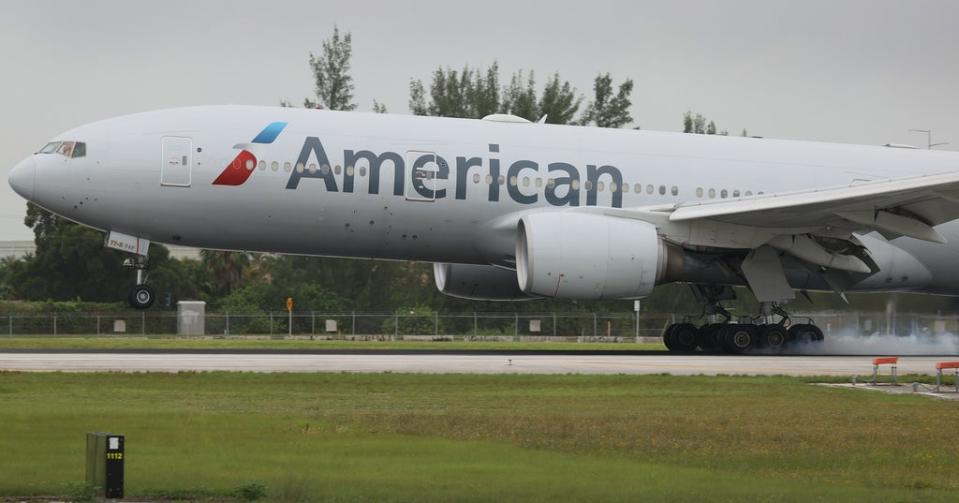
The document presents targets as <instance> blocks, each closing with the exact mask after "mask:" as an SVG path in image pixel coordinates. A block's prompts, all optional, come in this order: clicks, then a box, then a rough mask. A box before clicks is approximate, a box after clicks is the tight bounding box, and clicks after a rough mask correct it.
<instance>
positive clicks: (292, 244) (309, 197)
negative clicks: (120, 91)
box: [11, 106, 959, 295]
mask: <svg viewBox="0 0 959 503" xmlns="http://www.w3.org/2000/svg"><path fill="white" fill-rule="evenodd" d="M53 141H73V142H83V143H84V146H85V155H84V156H82V157H73V158H70V157H66V156H62V155H56V154H36V155H34V156H31V158H28V159H27V160H25V161H23V162H22V163H21V164H20V165H18V167H17V168H16V170H19V173H20V174H17V171H16V170H15V172H14V175H12V178H11V183H12V184H13V185H14V187H15V188H16V189H17V190H18V192H20V193H21V194H22V195H24V197H27V198H28V199H30V200H32V201H34V202H36V203H37V204H39V205H41V206H43V207H44V208H46V209H48V210H50V211H53V212H55V213H57V214H60V215H62V216H64V217H66V218H69V219H71V220H74V221H77V222H80V223H82V224H85V225H88V226H91V227H94V228H98V229H102V230H106V231H116V232H120V233H124V234H128V235H131V236H138V237H142V238H146V239H150V240H153V241H157V242H163V243H173V244H179V245H186V246H195V247H200V248H211V249H224V250H246V251H257V252H270V253H285V254H303V255H323V256H343V257H365V258H376V259H398V260H418V261H430V262H448V263H462V264H494V265H501V266H505V267H510V266H511V265H512V264H513V261H514V260H515V257H514V255H515V247H516V245H515V242H516V222H517V220H518V219H519V217H520V216H522V215H524V214H528V213H529V212H536V211H547V210H555V209H558V208H570V207H589V206H596V207H614V208H632V207H640V206H653V205H666V204H675V203H681V202H687V201H708V200H722V199H734V198H740V197H750V196H753V195H759V194H762V193H774V192H789V191H795V190H802V189H813V188H821V187H830V186H838V185H849V184H855V183H860V182H867V181H872V180H879V179H885V178H895V177H903V176H909V175H913V174H915V175H918V174H928V173H939V172H945V171H950V170H956V169H957V168H959V154H956V153H951V152H937V151H923V150H911V149H898V148H885V147H870V146H857V145H840V144H827V143H813V142H796V141H778V140H769V139H755V138H739V137H724V136H705V135H689V134H677V133H658V132H646V131H636V130H613V129H599V128H589V127H578V126H554V125H545V124H533V123H512V122H502V121H490V120H466V119H448V118H428V117H416V116H405V115H386V114H383V115H380V114H365V113H354V112H349V113H341V112H329V111H315V110H304V109H291V108H269V107H242V106H222V107H219V106H218V107H198V108H185V109H175V110H166V111H158V112H148V113H142V114H135V115H130V116H125V117H120V118H116V119H110V120H106V121H101V122H97V123H93V124H89V125H86V126H82V127H79V128H77V129H74V130H71V131H68V132H66V133H64V134H62V135H60V136H59V137H58V138H56V139H54V140H53ZM27 171H31V172H32V173H33V174H32V179H31V180H30V182H29V184H28V183H27V181H26V180H27V178H28V177H27V176H26V175H24V173H26V172H27ZM18 177H19V178H18ZM18 180H19V181H18ZM937 230H939V231H940V232H941V233H942V234H943V235H945V236H946V237H947V238H948V239H949V240H950V242H949V244H946V245H937V244H930V243H926V242H922V241H917V240H914V239H911V238H899V239H895V240H893V241H891V242H887V241H885V240H883V239H881V238H875V237H873V238H870V237H869V236H866V237H864V243H865V244H866V245H867V247H868V248H869V249H870V251H872V252H873V253H879V254H882V253H891V252H890V250H893V251H894V252H895V253H894V254H901V255H902V257H904V258H897V259H895V260H892V261H891V262H890V265H891V267H889V268H887V269H886V270H883V271H881V272H879V273H877V274H875V275H873V277H870V278H866V279H864V280H863V281H861V282H860V283H859V284H858V285H857V287H856V288H855V289H859V290H908V291H923V292H930V293H941V294H950V295H959V270H956V269H955V268H954V264H955V263H956V259H957V258H959V249H957V246H959V245H957V243H959V224H957V223H956V222H951V223H949V224H945V225H942V226H939V227H938V228H937ZM896 256H897V257H898V256H899V255H896ZM897 260H898V264H899V265H898V266H897V265H896V263H897V262H896V261H897ZM897 267H898V270H897V269H896V268H897ZM800 275H801V274H800ZM790 278H791V281H792V282H793V283H795V282H796V281H803V280H802V279H801V278H800V279H798V280H797V279H795V278H796V275H795V274H793V275H792V276H791V277H790ZM685 279H686V280H695V278H685ZM794 286H797V287H803V285H794ZM805 286H809V287H812V288H823V285H821V284H809V285H805Z"/></svg>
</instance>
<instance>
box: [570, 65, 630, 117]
mask: <svg viewBox="0 0 959 503" xmlns="http://www.w3.org/2000/svg"><path fill="white" fill-rule="evenodd" d="M632 92H633V81H632V80H631V79H626V80H625V81H623V83H622V84H620V85H619V89H618V90H617V92H616V94H615V95H614V94H613V79H612V77H610V76H609V74H608V73H606V74H600V75H598V76H597V77H596V79H595V80H594V81H593V101H591V102H590V103H589V106H587V107H586V111H585V112H584V113H583V117H582V119H581V120H580V123H581V124H583V125H589V124H595V125H596V126H598V127H611V128H618V127H623V126H625V125H627V124H629V123H630V122H633V117H632V116H631V115H630V114H629V107H630V106H631V105H632V102H631V101H630V99H629V96H630V94H632Z"/></svg>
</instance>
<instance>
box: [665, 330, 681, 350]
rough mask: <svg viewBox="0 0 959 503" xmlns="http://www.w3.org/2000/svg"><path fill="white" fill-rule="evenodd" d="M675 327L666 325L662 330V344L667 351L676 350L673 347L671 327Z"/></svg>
mask: <svg viewBox="0 0 959 503" xmlns="http://www.w3.org/2000/svg"><path fill="white" fill-rule="evenodd" d="M674 328H676V325H668V326H667V327H666V330H663V345H664V346H666V349H667V350H669V351H678V349H676V348H675V347H673V329H674Z"/></svg>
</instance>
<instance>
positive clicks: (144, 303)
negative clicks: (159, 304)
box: [127, 285, 156, 309]
mask: <svg viewBox="0 0 959 503" xmlns="http://www.w3.org/2000/svg"><path fill="white" fill-rule="evenodd" d="M154 299H156V295H155V294H154V293H153V289H152V288H150V287H149V286H147V285H137V286H135V287H133V289H132V290H130V298H129V299H127V301H128V302H129V303H130V307H132V308H134V309H148V308H149V307H150V306H152V305H153V301H154Z"/></svg>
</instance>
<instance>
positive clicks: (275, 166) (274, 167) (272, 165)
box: [270, 161, 280, 171]
mask: <svg viewBox="0 0 959 503" xmlns="http://www.w3.org/2000/svg"><path fill="white" fill-rule="evenodd" d="M270 169H272V170H273V171H276V170H278V169H280V163H278V162H276V161H273V162H271V163H270Z"/></svg>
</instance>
